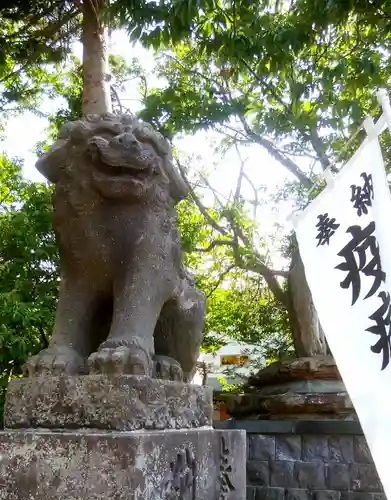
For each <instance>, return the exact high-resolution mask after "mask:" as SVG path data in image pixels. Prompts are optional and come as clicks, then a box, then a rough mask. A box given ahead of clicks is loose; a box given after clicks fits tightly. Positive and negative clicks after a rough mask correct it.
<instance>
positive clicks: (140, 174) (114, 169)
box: [96, 161, 150, 180]
mask: <svg viewBox="0 0 391 500" xmlns="http://www.w3.org/2000/svg"><path fill="white" fill-rule="evenodd" d="M96 166H97V168H98V169H99V170H100V171H101V172H102V173H105V174H107V175H108V176H109V177H131V178H132V179H137V180H143V179H145V178H147V177H149V175H150V169H148V168H137V167H133V168H132V166H129V167H124V166H117V165H108V164H107V163H104V162H102V161H100V162H98V164H97V165H96Z"/></svg>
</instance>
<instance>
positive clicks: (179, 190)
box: [36, 113, 188, 203]
mask: <svg viewBox="0 0 391 500" xmlns="http://www.w3.org/2000/svg"><path fill="white" fill-rule="evenodd" d="M126 133H132V134H134V136H135V137H137V140H138V141H139V142H140V143H143V144H150V145H151V146H152V147H153V149H154V150H155V152H156V154H157V155H158V156H159V157H160V158H161V160H162V167H163V171H164V174H165V175H166V176H167V179H168V181H169V193H170V197H171V199H172V200H173V201H174V202H175V203H178V202H179V201H181V200H182V199H184V198H186V196H187V194H188V189H187V186H186V184H185V183H184V181H183V179H182V177H181V176H180V174H179V173H178V172H177V170H176V169H175V167H174V165H173V162H172V151H171V147H170V145H169V143H168V142H167V140H166V139H165V138H164V137H163V136H162V135H161V134H160V133H159V132H156V131H155V130H154V129H153V128H152V126H151V125H149V124H148V123H145V122H142V121H141V120H139V119H138V118H136V117H135V116H134V115H131V114H129V115H114V114H111V113H107V114H104V115H101V116H100V115H88V116H87V117H86V118H85V119H84V120H83V121H82V120H77V121H74V122H69V123H66V124H65V125H63V126H62V128H61V130H60V134H59V138H58V139H57V141H55V142H54V144H53V145H52V146H51V148H50V149H49V151H47V152H46V153H44V154H43V155H42V156H41V158H39V160H38V161H37V163H36V168H37V169H38V170H39V172H41V173H42V175H44V176H45V177H46V178H47V179H48V180H49V181H50V182H53V183H57V182H59V180H60V178H61V176H62V173H63V172H65V171H68V172H69V166H70V165H69V163H70V161H72V158H71V156H72V148H73V147H77V146H78V145H83V144H85V146H86V147H87V146H88V145H89V144H93V143H95V144H96V143H99V141H100V143H103V142H105V141H107V138H109V139H113V138H115V137H117V136H120V135H121V134H126Z"/></svg>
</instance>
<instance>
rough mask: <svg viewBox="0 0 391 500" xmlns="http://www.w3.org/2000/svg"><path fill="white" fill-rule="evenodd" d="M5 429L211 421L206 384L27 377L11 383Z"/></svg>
mask: <svg viewBox="0 0 391 500" xmlns="http://www.w3.org/2000/svg"><path fill="white" fill-rule="evenodd" d="M4 422H5V427H6V428H29V427H33V428H36V427H44V428H57V429H59V428H73V429H75V428H81V427H88V428H97V429H113V430H135V429H170V428H173V429H181V428H192V427H193V428H196V427H203V426H208V425H211V424H212V391H211V389H209V388H207V387H202V386H197V385H190V384H184V383H182V382H172V381H168V380H157V379H152V378H149V377H144V376H136V375H122V376H111V377H107V376H105V375H84V376H67V375H62V376H57V377H56V376H46V377H29V378H26V379H19V380H15V381H13V382H11V384H10V385H9V388H8V392H7V397H6V405H5V418H4Z"/></svg>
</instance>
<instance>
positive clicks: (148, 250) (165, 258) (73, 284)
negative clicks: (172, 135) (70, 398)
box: [26, 114, 205, 381]
mask: <svg viewBox="0 0 391 500" xmlns="http://www.w3.org/2000/svg"><path fill="white" fill-rule="evenodd" d="M171 159H172V157H171V150H170V147H169V145H168V143H167V142H166V141H165V139H164V138H163V137H162V136H161V135H160V134H158V133H156V132H155V131H154V130H153V128H152V127H151V126H149V125H148V124H145V123H142V122H140V121H139V120H138V119H136V118H135V117H134V116H132V115H122V116H116V115H112V114H106V115H103V116H95V115H93V116H88V117H87V118H86V119H85V120H81V121H76V122H72V123H68V124H66V125H64V126H63V128H62V130H61V133H60V137H59V139H58V140H57V141H56V142H55V144H54V145H53V146H52V148H51V149H50V150H49V151H48V152H47V153H45V154H44V155H43V156H42V157H41V158H40V159H39V160H38V162H37V169H38V170H39V171H40V172H41V173H42V174H43V175H45V176H46V177H47V178H48V179H49V180H50V181H51V182H53V183H54V184H55V193H54V201H53V205H54V214H53V227H54V230H55V233H56V237H57V241H58V245H59V248H60V257H61V273H62V279H61V287H60V295H59V301H58V307H57V313H56V321H55V326H54V332H53V335H52V339H51V342H50V345H49V347H48V348H47V349H44V350H43V351H42V352H40V353H39V354H38V355H37V356H34V357H32V358H31V359H30V360H29V361H28V362H27V364H26V371H27V372H28V373H29V375H34V374H40V373H48V372H49V373H67V374H80V373H87V372H89V373H118V374H139V375H153V376H156V377H159V378H165V379H172V380H182V377H183V378H184V380H186V381H188V380H189V379H190V378H191V377H192V375H193V373H194V369H195V365H196V360H197V358H198V355H199V348H200V345H201V341H202V329H203V325H204V316H205V296H204V294H203V293H202V292H200V291H199V290H198V289H197V288H195V287H194V285H193V282H192V280H191V277H190V276H189V275H188V274H187V273H186V271H185V269H184V267H183V255H182V251H181V245H180V239H179V235H178V231H177V227H176V210H175V208H174V205H175V203H177V202H179V201H180V200H181V199H183V198H184V197H186V195H187V189H186V186H185V184H184V183H183V181H182V179H181V177H180V176H179V175H178V173H177V172H176V170H175V169H174V167H173V165H172V161H171Z"/></svg>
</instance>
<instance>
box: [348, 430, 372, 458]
mask: <svg viewBox="0 0 391 500" xmlns="http://www.w3.org/2000/svg"><path fill="white" fill-rule="evenodd" d="M353 448H354V461H355V462H358V463H363V464H371V463H373V459H372V455H371V452H370V450H369V446H368V443H367V441H366V439H365V436H354V440H353Z"/></svg>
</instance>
